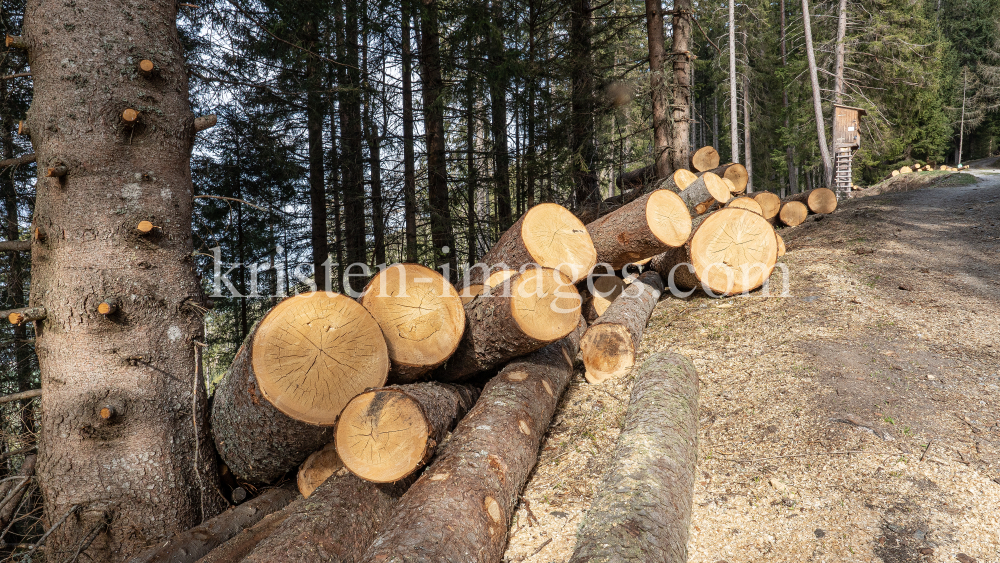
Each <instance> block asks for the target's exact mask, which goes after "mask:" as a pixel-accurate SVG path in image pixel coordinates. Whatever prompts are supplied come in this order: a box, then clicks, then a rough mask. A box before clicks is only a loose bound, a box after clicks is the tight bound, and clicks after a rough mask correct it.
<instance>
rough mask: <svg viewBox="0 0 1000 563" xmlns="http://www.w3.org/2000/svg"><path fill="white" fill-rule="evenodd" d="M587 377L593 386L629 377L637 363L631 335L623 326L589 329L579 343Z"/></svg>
mask: <svg viewBox="0 0 1000 563" xmlns="http://www.w3.org/2000/svg"><path fill="white" fill-rule="evenodd" d="M580 350H581V351H582V353H583V365H584V366H586V369H587V371H586V374H585V377H586V378H587V381H588V382H590V383H603V382H604V381H607V380H608V379H611V378H614V377H620V376H622V375H625V374H626V373H628V371H629V370H630V369H632V366H633V365H634V362H635V345H634V344H633V342H632V335H631V334H629V331H628V329H627V328H626V327H624V326H622V325H620V324H611V323H609V324H599V325H595V326H592V327H590V329H589V330H587V333H586V334H584V335H583V340H581V341H580Z"/></svg>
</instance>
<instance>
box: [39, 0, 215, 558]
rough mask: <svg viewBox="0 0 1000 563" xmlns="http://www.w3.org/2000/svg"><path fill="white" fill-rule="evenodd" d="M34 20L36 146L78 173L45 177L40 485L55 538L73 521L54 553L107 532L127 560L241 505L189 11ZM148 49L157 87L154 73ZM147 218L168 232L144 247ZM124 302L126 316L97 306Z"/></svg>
mask: <svg viewBox="0 0 1000 563" xmlns="http://www.w3.org/2000/svg"><path fill="white" fill-rule="evenodd" d="M25 14H26V16H25V20H24V37H25V40H26V42H27V44H28V52H29V62H30V66H31V71H32V75H33V80H34V99H33V101H32V105H31V110H30V111H29V113H28V128H29V130H30V131H31V142H32V145H33V146H34V149H35V154H36V155H37V157H38V162H39V163H42V166H39V170H43V169H44V165H51V164H52V163H56V162H59V163H62V164H64V165H66V166H67V167H68V168H69V173H68V174H67V175H66V176H65V177H63V178H45V177H39V179H38V182H37V184H36V189H37V198H36V205H35V217H34V226H35V227H40V228H42V229H44V230H45V231H46V232H48V233H50V236H49V237H48V239H47V240H46V242H45V243H44V244H34V245H33V247H32V256H31V260H32V262H31V263H32V272H31V274H32V275H31V302H30V304H31V305H32V306H36V307H44V308H45V309H46V313H47V316H46V318H45V319H44V320H41V321H38V322H37V323H36V331H37V336H36V344H35V346H36V349H37V351H38V359H39V367H40V370H41V383H42V389H43V392H44V394H43V395H42V408H41V413H42V415H41V439H40V440H39V443H38V449H39V460H38V470H37V475H38V478H39V486H40V488H41V491H42V495H43V497H44V499H45V527H46V528H47V529H49V528H50V527H52V526H53V525H54V524H55V523H56V522H60V521H61V522H62V524H61V525H60V526H59V527H58V528H57V529H55V530H54V531H52V533H51V535H49V536H48V540H47V542H46V544H45V558H46V560H47V561H63V560H65V559H66V558H67V557H69V556H71V555H72V554H73V553H74V551H75V550H76V549H77V548H78V547H79V546H80V545H81V544H82V542H83V540H84V538H85V537H86V536H87V535H88V534H90V533H91V531H92V530H98V531H97V532H95V533H96V534H97V537H96V539H95V540H94V542H93V543H92V544H91V545H90V547H89V548H88V549H87V550H86V557H87V560H91V561H102V562H115V561H122V560H124V559H126V558H127V557H129V556H130V555H132V554H135V553H137V552H138V551H139V550H140V549H141V548H143V547H145V545H147V543H153V542H156V541H159V540H160V539H162V538H165V537H167V536H168V535H170V534H172V533H174V532H177V531H179V530H183V529H186V528H189V527H191V526H193V525H195V524H197V523H199V522H200V521H202V520H203V519H205V518H208V517H211V516H214V515H215V514H216V513H217V512H218V511H219V509H220V508H221V504H222V503H223V502H224V500H223V499H222V498H221V496H220V495H219V494H218V472H217V470H216V467H215V462H214V460H215V454H214V452H213V451H212V440H211V438H210V437H209V436H208V426H207V424H206V422H207V417H206V416H205V415H206V413H207V410H206V395H205V388H204V381H203V379H202V378H201V377H199V372H198V370H197V369H196V367H195V347H196V346H197V341H200V340H202V338H203V319H202V315H201V312H199V311H203V310H204V309H203V308H202V306H203V305H205V304H207V303H206V302H205V296H204V294H203V292H202V287H201V283H200V282H199V281H198V278H197V277H196V276H195V271H194V267H193V262H192V260H191V255H192V252H193V251H194V247H193V242H192V236H191V217H192V208H193V193H192V192H193V186H192V184H191V166H190V160H191V148H192V144H193V142H194V133H195V131H194V126H193V123H194V115H192V113H191V106H190V103H189V101H188V79H187V68H186V66H185V59H184V53H183V51H182V46H181V41H180V38H179V37H178V34H177V27H176V21H177V5H176V4H175V3H174V2H153V1H151V0H136V1H134V2H131V3H128V4H121V3H111V2H87V3H78V4H73V3H67V2H64V1H63V0H31V1H30V2H28V4H27V8H26V10H25ZM56 22H73V24H74V26H70V25H69V24H68V23H67V24H66V25H65V26H63V25H61V24H60V25H59V26H58V31H56V29H55V27H54V26H55V23H56ZM138 22H142V23H143V25H136V24H137V23H138ZM64 27H65V28H64ZM136 45H141V46H142V47H141V48H142V52H143V53H149V54H150V56H151V57H152V58H153V59H154V63H155V64H156V67H157V69H158V71H159V73H158V75H157V76H156V79H155V80H148V79H146V78H144V77H143V76H141V75H140V74H139V73H138V72H136V69H135V68H134V66H133V65H135V64H136V62H135V61H136V57H135V51H134V49H135V46H136ZM68 65H71V66H72V69H73V72H74V73H75V75H76V76H78V77H79V80H75V81H67V80H66V72H67V66H68ZM150 106H152V107H150ZM136 107H139V108H142V107H150V109H148V110H146V111H142V112H141V113H140V117H139V121H138V122H137V123H136V124H135V125H133V126H131V127H130V126H128V125H126V123H125V122H124V120H123V119H122V113H123V111H124V110H125V109H127V108H136ZM141 220H150V221H155V224H156V225H158V226H160V230H159V231H158V232H155V233H153V234H152V235H151V236H144V237H143V236H139V235H137V234H136V225H137V223H138V222H139V221H141ZM149 264H152V267H150V266H149ZM109 297H120V298H121V299H120V302H121V306H120V307H121V312H120V314H118V315H117V316H111V317H105V316H104V315H100V314H98V313H97V311H96V306H97V304H98V303H99V302H100V301H101V300H102V299H103V298H109ZM104 407H110V409H111V410H110V412H111V414H112V416H111V418H110V419H108V420H106V419H103V418H102V417H101V416H100V412H101V410H102V408H104ZM71 512H74V513H75V514H74V515H73V516H72V517H67V518H65V520H64V519H63V517H64V516H66V515H67V514H68V513H71Z"/></svg>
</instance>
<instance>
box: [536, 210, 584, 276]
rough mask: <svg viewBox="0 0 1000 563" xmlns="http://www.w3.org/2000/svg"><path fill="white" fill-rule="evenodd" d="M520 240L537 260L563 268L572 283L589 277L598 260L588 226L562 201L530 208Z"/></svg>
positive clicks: (543, 263) (542, 264)
mask: <svg viewBox="0 0 1000 563" xmlns="http://www.w3.org/2000/svg"><path fill="white" fill-rule="evenodd" d="M521 240H523V241H524V246H525V249H526V250H527V251H528V254H530V255H531V257H532V258H534V261H535V263H537V264H538V265H539V266H543V267H545V268H553V269H556V270H559V271H561V272H563V273H564V274H566V276H568V277H569V279H570V281H571V282H572V283H576V282H578V281H580V280H582V279H583V278H585V277H587V275H588V274H589V273H590V271H591V270H592V269H593V268H594V265H595V264H596V263H597V252H596V251H595V250H594V242H593V241H592V240H591V238H590V233H588V232H587V228H586V227H585V226H584V224H583V223H582V222H580V220H579V219H577V218H576V216H575V215H573V214H572V213H571V212H570V211H569V210H568V209H566V208H565V207H562V206H561V205H556V204H554V203H543V204H540V205H536V206H535V207H532V208H531V209H530V210H528V212H527V214H526V215H525V217H524V220H523V222H522V223H521Z"/></svg>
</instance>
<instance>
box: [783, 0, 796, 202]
mask: <svg viewBox="0 0 1000 563" xmlns="http://www.w3.org/2000/svg"><path fill="white" fill-rule="evenodd" d="M781 66H783V67H787V66H788V52H787V46H786V44H785V0H781ZM781 103H782V107H783V108H784V110H785V130H786V131H787V130H788V128H789V115H790V112H789V109H788V86H783V87H782V88H781ZM785 165H786V166H787V167H788V191H789V193H793V194H794V193H796V192H798V191H799V175H798V173H797V172H796V171H795V148H794V147H792V144H791V143H788V145H787V146H785Z"/></svg>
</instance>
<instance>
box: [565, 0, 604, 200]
mask: <svg viewBox="0 0 1000 563" xmlns="http://www.w3.org/2000/svg"><path fill="white" fill-rule="evenodd" d="M569 11H570V28H569V57H568V58H569V65H570V76H569V79H570V82H571V86H570V88H571V92H570V147H569V149H570V159H571V161H570V174H571V176H572V178H573V184H574V195H575V199H576V206H583V205H587V204H591V203H597V202H598V201H600V200H601V191H600V189H598V186H597V168H596V164H597V163H596V159H597V147H596V145H595V141H594V123H595V119H594V109H595V103H594V92H595V90H596V87H595V85H594V77H593V72H594V69H593V62H594V61H593V46H592V44H591V39H592V38H591V36H592V34H593V29H592V26H593V22H592V19H591V18H592V17H593V13H592V10H591V8H590V0H571V1H570V9H569Z"/></svg>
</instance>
